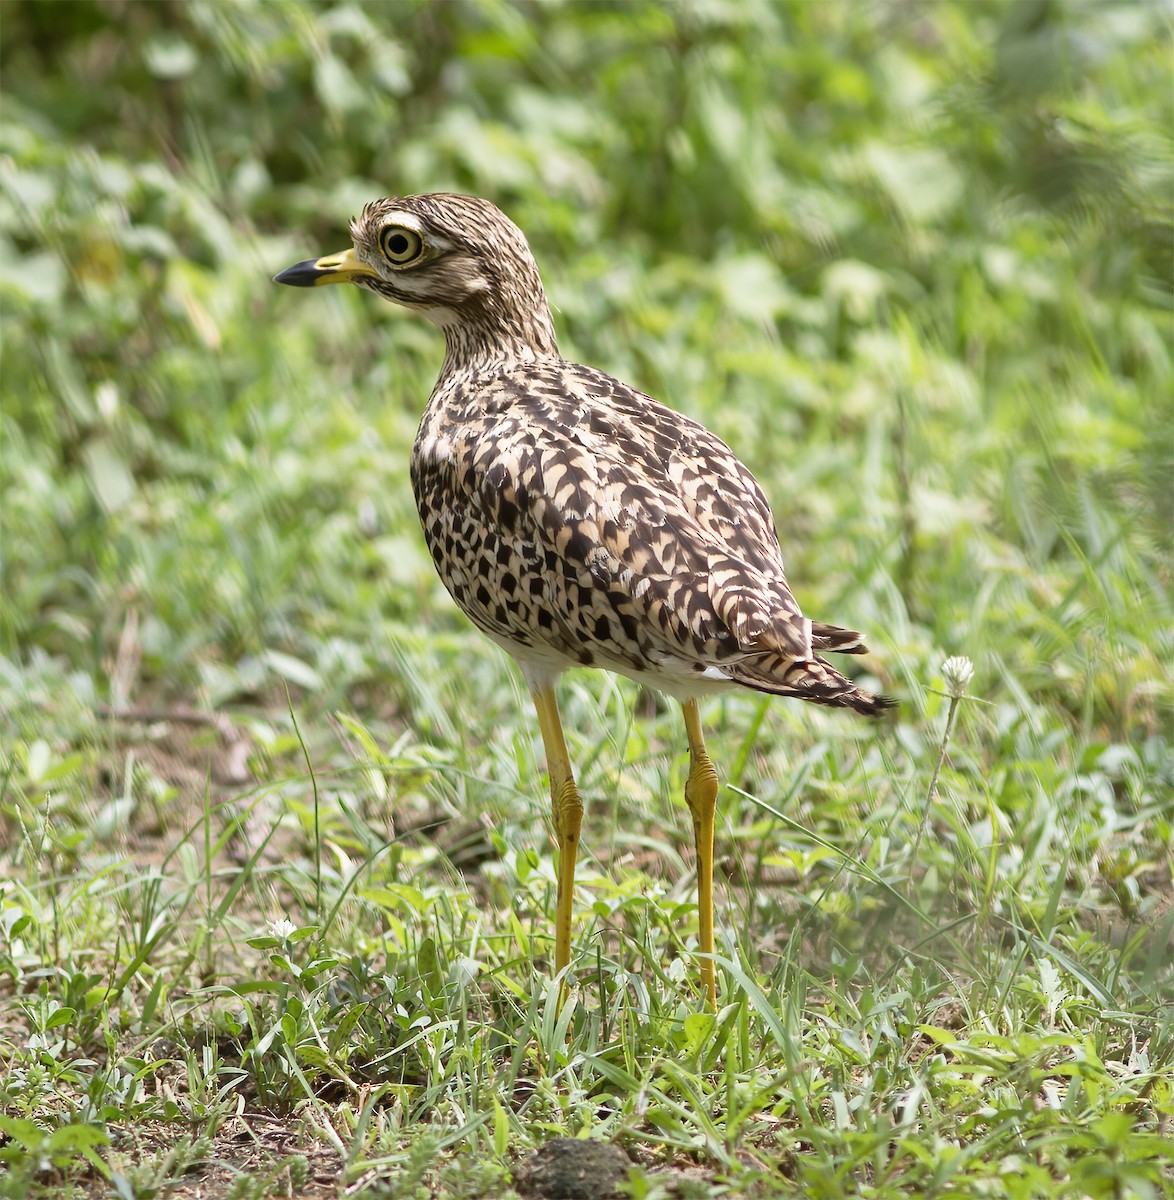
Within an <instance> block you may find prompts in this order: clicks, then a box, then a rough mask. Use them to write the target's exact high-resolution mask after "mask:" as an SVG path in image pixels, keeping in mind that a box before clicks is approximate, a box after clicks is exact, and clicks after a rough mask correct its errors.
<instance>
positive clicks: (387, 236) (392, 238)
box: [379, 225, 424, 267]
mask: <svg viewBox="0 0 1174 1200" xmlns="http://www.w3.org/2000/svg"><path fill="white" fill-rule="evenodd" d="M379 245H380V246H381V247H382V248H383V253H384V255H385V256H386V258H387V261H388V262H389V263H391V264H392V265H393V266H396V267H406V266H407V265H408V263H411V262H415V261H416V259H418V258H419V257H420V255H421V254H423V253H424V239H423V238H422V237H421V236H420V235H419V234H418V233H417V232H416V231H415V230H414V229H407V228H405V227H404V226H403V225H389V226H388V227H387V228H386V229H385V230H384V231H383V232H382V233H381V234H380V235H379Z"/></svg>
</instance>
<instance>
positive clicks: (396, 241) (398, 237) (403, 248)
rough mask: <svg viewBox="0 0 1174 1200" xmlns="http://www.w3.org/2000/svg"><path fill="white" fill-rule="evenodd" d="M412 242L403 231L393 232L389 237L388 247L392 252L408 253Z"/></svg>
mask: <svg viewBox="0 0 1174 1200" xmlns="http://www.w3.org/2000/svg"><path fill="white" fill-rule="evenodd" d="M410 245H411V243H410V242H409V241H408V239H407V238H406V237H404V235H403V234H402V233H395V234H392V236H391V237H389V238H388V239H387V249H388V251H389V252H390V253H392V254H406V253H407V251H408V247H409V246H410Z"/></svg>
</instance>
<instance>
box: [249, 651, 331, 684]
mask: <svg viewBox="0 0 1174 1200" xmlns="http://www.w3.org/2000/svg"><path fill="white" fill-rule="evenodd" d="M261 659H262V661H263V662H264V663H265V665H266V666H268V667H269V668H270V669H271V670H273V671H276V672H277V674H278V675H280V676H281V677H282V678H283V679H288V680H289V681H290V683H296V684H297V685H298V687H303V688H305V689H306V691H308V692H316V691H319V690H320V689H321V687H322V676H321V675H319V674H318V672H317V671H315V670H314V668H313V667H312V666H310V664H309V663H307V662H303V661H302V660H301V659H300V658H294V656H293V655H292V654H286V653H284V651H281V650H266V651H265V652H264V653H263V654H262V655H261Z"/></svg>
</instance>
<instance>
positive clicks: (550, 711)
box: [532, 687, 583, 974]
mask: <svg viewBox="0 0 1174 1200" xmlns="http://www.w3.org/2000/svg"><path fill="white" fill-rule="evenodd" d="M532 694H533V696H534V707H535V708H536V709H537V710H538V726H539V728H540V729H541V730H542V744H543V746H544V747H545V749H546V769H547V771H548V772H549V773H550V803H551V816H552V817H553V820H554V836H555V839H556V840H557V842H558V910H557V914H556V917H555V926H554V969H555V973H556V974H557V973H558V972H559V971H561V970H562V969H563V968H564V967H565V966H566V965H567V963H569V962H570V961H571V904H572V899H573V896H574V890H575V858H576V856H577V854H578V852H579V826H580V825H581V824H582V821H583V801H582V800H580V799H579V789H578V788H577V787H576V786H575V777H574V775H573V774H572V773H571V760H570V756H569V755H568V754H567V743H566V741H565V740H564V739H563V723H562V721H561V720H560V718H559V715H558V701H557V699H556V698H555V695H554V688H551V687H547V688H542V689H541V690H540V691H535V692H533V693H532Z"/></svg>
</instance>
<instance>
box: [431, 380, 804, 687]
mask: <svg viewBox="0 0 1174 1200" xmlns="http://www.w3.org/2000/svg"><path fill="white" fill-rule="evenodd" d="M474 394H476V396H477V397H478V399H477V400H476V401H474V400H473V395H474ZM487 394H492V395H493V396H494V397H495V399H494V400H493V401H492V403H490V404H489V405H488V406H487V405H486V403H485V400H484V397H485V396H486V395H487ZM469 396H470V400H469V403H468V405H467V406H466V407H465V408H464V409H463V410H462V401H461V397H460V396H459V395H457V396H452V395H450V396H447V397H444V399H443V412H444V418H445V422H446V428H447V430H448V432H447V433H444V432H443V431H440V430H438V431H437V432H436V433H435V434H431V433H430V432H429V413H428V412H426V413H425V417H424V422H423V424H422V427H421V437H420V439H418V441H417V448H416V451H415V453H414V454H413V463H412V470H413V484H414V486H415V490H416V494H417V500H418V503H419V504H420V508H421V519H422V522H423V524H424V529H425V535H426V537H427V538H428V540H429V543H430V545H433V543H434V540H435V534H436V528H435V526H436V520H435V518H434V514H433V513H432V512H431V510H430V509H429V507H428V503H427V500H426V496H427V494H428V493H429V492H430V491H435V492H438V493H439V492H445V493H447V494H448V496H449V497H450V505H451V506H452V507H454V508H455V509H458V510H460V516H459V518H458V519H459V520H460V521H461V522H462V529H463V531H464V532H463V534H462V536H464V537H465V538H466V539H468V538H469V537H474V538H475V539H476V543H477V544H476V546H475V547H473V546H471V545H470V546H468V547H466V550H465V552H464V554H463V556H458V557H461V558H462V563H463V565H462V564H456V566H455V567H454V561H453V554H452V552H451V550H450V551H449V552H448V559H447V561H446V568H447V569H442V572H441V573H442V576H445V577H446V582H447V583H448V584H449V589H450V591H451V592H452V593H453V595H454V598H456V600H457V602H458V604H460V605H461V607H462V608H464V609H465V611H466V612H467V613H468V614H469V616H470V617H472V618H473V620H474V621H475V622H476V623H477V624H478V625H480V626H481V627H482V628H483V629H485V630H486V631H487V632H490V633H495V634H498V635H500V636H502V637H505V638H509V639H511V640H514V641H517V642H519V643H520V644H522V645H532V644H534V643H535V640H537V641H539V642H541V643H542V644H544V645H546V646H549V647H551V648H553V649H555V650H557V651H558V652H560V653H562V654H565V655H567V656H568V657H569V658H571V659H572V660H577V661H579V662H584V663H587V662H591V661H598V660H599V659H600V658H601V657H602V658H604V659H606V658H611V659H613V660H616V661H619V662H622V663H626V664H628V665H630V666H632V667H633V668H638V669H641V670H647V669H649V668H650V667H651V668H658V667H660V668H663V667H665V666H666V665H668V664H673V663H677V664H679V663H680V662H681V660H686V661H687V662H688V663H690V664H692V665H693V668H694V670H697V671H700V670H703V669H705V668H706V667H708V666H720V665H721V664H722V663H726V662H736V661H740V660H743V659H746V658H747V657H752V656H760V655H766V654H774V655H777V656H780V657H781V658H782V659H784V660H791V659H806V658H810V657H812V654H813V650H812V640H811V636H812V635H811V623H810V622H809V621H807V620H806V619H805V618H804V617H803V615H802V613H801V612H800V610H799V606H798V604H797V603H796V601H795V598H794V596H793V595H792V594H791V590H790V588H789V587H788V586H787V582H786V579H785V576H784V573H783V558H782V552H781V550H780V548H779V543H778V537H777V535H776V533H775V529H774V523H773V519H772V517H771V512H770V508H769V505H768V504H767V501H766V497H765V496H764V495H763V492H762V489H761V488H760V487H759V486H758V483H757V482H756V481H755V479H754V477H753V476H752V475H751V474H750V472H749V471H748V470H747V468H746V467H744V466H743V465H742V464H741V463H740V462H739V461H738V459H737V458H736V457H735V456H734V454H733V452H732V451H731V450H730V449H729V447H728V446H726V445H725V443H724V442H722V441H721V439H720V438H718V437H717V436H716V435H714V434H712V433H710V432H709V431H708V430H706V429H705V428H704V427H703V426H701V425H698V424H697V423H696V422H695V421H692V420H690V419H689V418H688V417H685V416H683V415H682V414H680V413H678V412H675V411H674V410H672V409H669V408H666V407H665V406H664V405H662V404H660V403H659V402H657V401H655V400H653V399H652V398H651V397H648V396H645V395H643V394H641V393H639V392H637V391H635V390H634V389H632V388H629V387H628V386H627V385H625V384H623V383H621V382H619V381H618V380H615V379H613V378H611V377H610V376H608V375H605V374H604V373H602V372H600V371H595V370H593V369H591V368H588V367H581V366H575V365H572V364H568V363H549V364H547V363H538V364H529V365H525V366H521V367H515V368H513V369H511V370H508V371H506V372H502V373H501V374H499V375H498V376H496V377H495V378H494V379H492V380H479V381H477V383H476V385H475V386H473V385H470V386H469ZM437 399H439V398H437ZM431 407H432V406H431V405H430V408H431ZM442 437H443V438H446V439H447V441H446V442H445V444H444V445H443V446H442V445H440V443H439V439H440V438H442ZM430 438H431V439H432V441H431V443H430V440H429V439H430ZM436 472H441V473H443V475H444V476H445V477H444V478H443V479H441V478H439V477H435V473H436ZM430 529H431V532H430ZM449 536H450V540H451V531H450V535H449ZM433 553H434V555H437V553H438V551H437V547H436V546H435V545H433ZM440 562H441V560H440V558H439V557H438V558H437V563H438V566H439V565H440ZM503 568H505V574H504V575H503ZM479 575H480V576H482V577H484V576H489V578H488V579H486V578H483V579H482V581H481V582H479V581H478V578H477V577H478V576H479ZM507 575H508V578H506V576H507ZM491 583H492V586H490V584H491ZM528 587H537V588H538V589H539V591H538V593H537V594H534V595H525V594H523V593H525V591H526V589H527V588H528ZM503 592H504V593H505V594H506V595H507V596H514V597H516V600H515V602H514V603H502V602H501V597H502V594H503ZM601 665H603V664H602V663H601Z"/></svg>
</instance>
